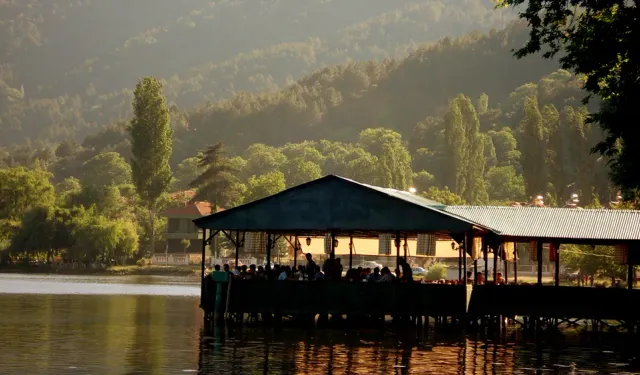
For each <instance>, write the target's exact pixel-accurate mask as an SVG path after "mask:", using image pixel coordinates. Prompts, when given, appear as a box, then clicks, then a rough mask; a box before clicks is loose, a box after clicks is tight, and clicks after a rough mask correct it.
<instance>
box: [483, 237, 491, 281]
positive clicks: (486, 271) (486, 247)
mask: <svg viewBox="0 0 640 375" xmlns="http://www.w3.org/2000/svg"><path fill="white" fill-rule="evenodd" d="M482 255H483V256H484V282H485V283H487V282H488V281H489V245H488V244H487V238H486V237H483V238H482Z"/></svg>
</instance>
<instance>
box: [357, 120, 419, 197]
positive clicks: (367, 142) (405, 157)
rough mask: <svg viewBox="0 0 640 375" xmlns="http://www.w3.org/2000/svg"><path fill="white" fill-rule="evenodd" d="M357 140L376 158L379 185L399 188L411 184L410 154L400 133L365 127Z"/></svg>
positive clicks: (402, 188) (404, 187) (401, 188)
mask: <svg viewBox="0 0 640 375" xmlns="http://www.w3.org/2000/svg"><path fill="white" fill-rule="evenodd" d="M358 142H359V143H360V144H361V145H362V148H364V149H365V150H366V151H368V152H369V153H371V154H372V155H374V156H376V157H377V158H378V163H379V167H378V169H379V171H380V172H379V178H380V181H379V184H380V185H382V186H385V187H392V188H396V189H400V190H406V189H408V188H409V186H411V185H412V183H413V170H412V169H411V155H410V154H409V149H408V148H407V145H406V144H405V142H404V141H403V140H402V136H401V135H400V133H398V132H396V131H393V130H390V129H385V128H375V129H365V130H363V131H362V132H360V135H359V137H358Z"/></svg>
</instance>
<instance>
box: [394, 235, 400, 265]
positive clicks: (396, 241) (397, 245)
mask: <svg viewBox="0 0 640 375" xmlns="http://www.w3.org/2000/svg"><path fill="white" fill-rule="evenodd" d="M394 244H395V245H396V268H397V269H400V231H398V232H396V240H395V242H394Z"/></svg>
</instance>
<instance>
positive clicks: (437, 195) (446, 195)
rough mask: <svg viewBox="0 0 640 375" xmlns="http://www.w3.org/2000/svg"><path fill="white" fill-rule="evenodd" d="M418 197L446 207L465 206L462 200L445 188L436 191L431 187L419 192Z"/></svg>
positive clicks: (435, 188)
mask: <svg viewBox="0 0 640 375" xmlns="http://www.w3.org/2000/svg"><path fill="white" fill-rule="evenodd" d="M420 195H422V196H423V197H425V198H428V199H431V200H434V201H436V202H440V203H442V204H446V205H448V206H460V205H464V204H466V202H465V201H464V199H462V198H461V197H460V196H459V195H457V194H455V193H453V192H451V191H450V190H449V189H448V188H447V187H445V188H444V189H438V188H437V187H435V186H432V187H430V188H429V190H427V191H424V192H421V193H420Z"/></svg>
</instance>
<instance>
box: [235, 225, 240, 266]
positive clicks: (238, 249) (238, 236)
mask: <svg viewBox="0 0 640 375" xmlns="http://www.w3.org/2000/svg"><path fill="white" fill-rule="evenodd" d="M235 242H236V243H235V245H236V267H238V253H239V252H240V232H238V231H236V241H235Z"/></svg>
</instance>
